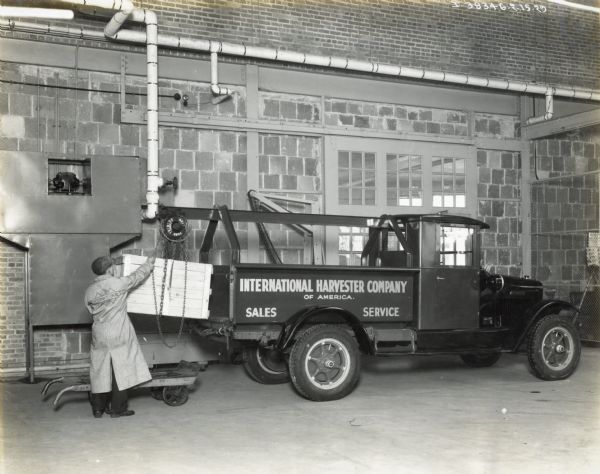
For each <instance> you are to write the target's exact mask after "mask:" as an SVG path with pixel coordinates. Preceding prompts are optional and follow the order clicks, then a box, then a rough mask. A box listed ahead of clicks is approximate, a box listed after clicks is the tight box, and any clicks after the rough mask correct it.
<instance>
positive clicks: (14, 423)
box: [0, 348, 600, 474]
mask: <svg viewBox="0 0 600 474" xmlns="http://www.w3.org/2000/svg"><path fill="white" fill-rule="evenodd" d="M599 369H600V349H597V348H584V351H583V354H582V360H581V363H580V366H579V369H578V371H577V372H576V373H575V374H574V375H573V376H572V377H571V378H570V379H568V380H565V381H560V382H542V381H540V380H538V379H536V378H535V377H534V376H533V375H532V374H531V373H530V372H529V370H528V367H527V363H526V358H525V357H524V356H514V355H505V356H503V357H502V358H501V359H500V362H499V363H498V364H497V365H496V366H494V367H492V368H488V369H470V368H467V367H465V366H464V365H462V363H461V361H460V360H459V359H458V358H457V357H404V358H393V359H374V358H365V359H364V361H363V374H362V378H361V382H360V385H359V386H358V388H357V389H356V391H355V392H354V393H353V394H351V395H350V396H349V397H347V398H345V399H343V400H339V401H336V402H328V403H314V402H309V401H306V400H304V399H302V398H300V397H299V396H298V395H297V394H296V393H295V392H294V390H293V388H292V387H291V386H290V385H277V386H265V385H260V384H257V383H255V382H253V381H251V380H250V379H249V378H248V377H246V375H245V374H244V372H243V369H242V368H241V367H239V366H225V365H221V366H211V367H209V369H208V370H207V371H206V372H204V373H201V374H200V377H199V379H198V382H197V384H196V386H195V388H194V391H193V393H191V394H190V398H189V401H188V402H187V403H186V404H185V405H183V406H180V407H169V406H167V405H166V404H164V403H163V402H160V401H157V400H154V399H152V398H151V397H150V395H149V393H148V390H147V389H146V390H138V391H137V392H136V394H135V395H134V396H132V397H131V400H130V407H131V408H133V409H134V410H135V411H136V415H135V416H133V417H129V418H120V419H111V418H109V417H107V416H104V417H103V418H102V419H94V418H93V417H92V414H91V411H90V407H89V404H88V402H87V398H86V396H85V395H84V394H82V393H72V394H68V395H67V396H65V397H64V399H63V400H64V402H63V403H62V406H61V407H60V408H59V409H58V410H57V411H53V410H52V407H51V400H52V398H48V399H47V400H41V398H40V390H41V388H42V384H37V385H27V384H23V383H18V382H4V383H2V384H1V385H0V387H1V390H2V391H1V392H0V395H1V396H2V397H3V398H2V404H1V406H2V410H3V411H2V413H1V415H2V428H3V430H2V432H1V433H0V434H1V435H2V440H1V441H0V443H1V444H0V457H1V461H0V462H1V463H2V465H1V466H0V472H2V473H7V474H21V473H35V472H49V473H55V472H56V473H59V472H60V473H61V474H62V473H64V474H68V473H82V472H87V473H113V472H116V473H161V474H164V473H171V472H177V473H254V472H256V473H258V472H260V473H274V472H283V473H286V474H287V473H302V474H307V473H312V472H319V473H327V474H331V473H342V472H343V473H345V474H349V473H361V474H363V473H367V472H376V473H388V472H389V473H411V474H413V473H444V474H452V473H460V474H470V473H477V474H479V473H513V472H520V473H522V472H526V473H528V474H531V473H542V472H543V473H544V474H549V473H558V472H568V473H577V474H582V473H598V472H600V377H598V372H599ZM503 409H506V411H505V413H503V411H504V410H503Z"/></svg>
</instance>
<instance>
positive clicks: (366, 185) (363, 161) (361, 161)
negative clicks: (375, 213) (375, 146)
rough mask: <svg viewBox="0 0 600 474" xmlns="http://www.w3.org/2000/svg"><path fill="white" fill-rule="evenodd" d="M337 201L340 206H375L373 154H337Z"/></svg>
mask: <svg viewBox="0 0 600 474" xmlns="http://www.w3.org/2000/svg"><path fill="white" fill-rule="evenodd" d="M338 199H339V204H341V205H353V206H374V205H375V153H368V152H361V151H339V152H338Z"/></svg>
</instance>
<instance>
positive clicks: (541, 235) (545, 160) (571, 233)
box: [531, 129, 600, 300]
mask: <svg viewBox="0 0 600 474" xmlns="http://www.w3.org/2000/svg"><path fill="white" fill-rule="evenodd" d="M532 151H533V152H535V154H536V160H534V161H533V163H532V167H533V168H532V175H534V176H535V175H537V177H538V178H541V179H542V180H541V181H538V182H534V184H533V186H532V196H531V198H532V232H533V236H532V263H533V270H534V275H535V277H536V278H539V279H540V280H542V281H543V282H544V283H545V286H546V287H547V288H549V289H550V290H551V291H552V292H554V294H555V295H556V296H557V297H560V298H563V299H567V300H568V299H569V298H570V293H571V292H574V291H575V292H576V291H580V290H582V289H583V285H584V282H585V280H586V278H587V276H588V273H587V261H586V247H587V246H588V242H587V240H588V233H589V232H597V229H598V228H599V225H600V222H599V213H600V208H599V203H600V193H599V189H600V185H599V174H598V170H599V166H598V163H599V160H600V135H598V133H597V131H594V130H593V129H590V131H589V132H587V133H583V134H582V133H572V134H565V135H562V136H558V137H556V138H555V139H552V140H538V141H536V142H535V143H534V144H532Z"/></svg>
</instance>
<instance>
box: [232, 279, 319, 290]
mask: <svg viewBox="0 0 600 474" xmlns="http://www.w3.org/2000/svg"><path fill="white" fill-rule="evenodd" d="M240 291H243V292H256V293H312V291H313V289H312V281H311V280H307V279H305V278H240Z"/></svg>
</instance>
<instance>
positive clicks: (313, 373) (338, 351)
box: [305, 338, 350, 390]
mask: <svg viewBox="0 0 600 474" xmlns="http://www.w3.org/2000/svg"><path fill="white" fill-rule="evenodd" d="M349 360H350V355H349V353H348V349H346V347H344V346H343V345H342V344H340V343H339V342H338V341H336V340H334V339H329V338H326V339H323V340H321V341H318V342H316V343H315V344H313V345H312V346H311V347H310V348H309V350H308V353H307V357H306V361H305V370H306V374H307V375H308V376H309V380H310V381H311V383H312V384H313V385H315V386H316V387H319V388H320V389H324V390H331V389H333V388H335V387H338V386H339V385H340V384H342V383H343V382H344V380H345V379H346V378H347V377H348V374H349V370H350V365H349Z"/></svg>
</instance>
